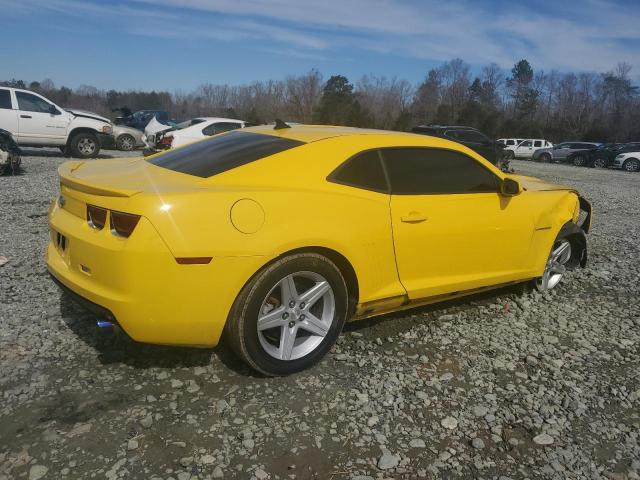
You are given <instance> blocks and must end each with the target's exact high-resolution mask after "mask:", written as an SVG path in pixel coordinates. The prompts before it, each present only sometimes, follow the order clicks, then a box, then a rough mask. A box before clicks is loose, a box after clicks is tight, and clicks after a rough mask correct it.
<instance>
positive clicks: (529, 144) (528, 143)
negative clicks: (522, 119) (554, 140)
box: [519, 140, 531, 147]
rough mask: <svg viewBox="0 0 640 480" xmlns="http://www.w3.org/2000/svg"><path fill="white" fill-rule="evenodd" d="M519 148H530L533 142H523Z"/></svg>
mask: <svg viewBox="0 0 640 480" xmlns="http://www.w3.org/2000/svg"><path fill="white" fill-rule="evenodd" d="M519 146H520V147H530V146H531V140H526V141H524V142H522V143H521V144H520V145H519Z"/></svg>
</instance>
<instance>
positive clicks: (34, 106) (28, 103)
mask: <svg viewBox="0 0 640 480" xmlns="http://www.w3.org/2000/svg"><path fill="white" fill-rule="evenodd" d="M16 98H17V99H18V110H22V111H25V112H39V113H47V112H48V111H49V108H50V107H51V104H50V103H49V102H47V101H45V100H43V99H42V98H40V97H36V96H35V95H31V94H30V93H26V92H16Z"/></svg>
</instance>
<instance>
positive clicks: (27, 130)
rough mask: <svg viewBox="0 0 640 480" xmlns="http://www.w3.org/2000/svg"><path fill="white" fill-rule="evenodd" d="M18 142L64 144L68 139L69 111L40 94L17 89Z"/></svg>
mask: <svg viewBox="0 0 640 480" xmlns="http://www.w3.org/2000/svg"><path fill="white" fill-rule="evenodd" d="M15 94H16V101H17V103H18V143H22V144H27V145H64V144H65V143H66V140H67V126H68V125H69V121H70V114H69V113H68V112H64V111H60V110H59V109H58V108H57V107H56V106H55V105H53V104H52V103H50V102H48V101H47V100H45V99H44V98H42V97H40V96H39V95H35V94H33V93H29V92H22V91H20V90H17V91H16V92H15Z"/></svg>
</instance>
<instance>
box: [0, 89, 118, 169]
mask: <svg viewBox="0 0 640 480" xmlns="http://www.w3.org/2000/svg"><path fill="white" fill-rule="evenodd" d="M0 128H2V129H4V130H7V131H8V132H10V133H11V135H12V136H13V138H14V139H15V141H16V143H17V144H18V145H20V146H25V147H58V148H60V149H61V150H62V151H63V152H65V153H69V154H71V155H73V156H74V157H79V158H92V157H96V156H97V155H98V153H99V152H100V146H101V142H102V141H103V140H105V139H108V138H107V137H108V136H110V135H111V132H112V128H113V127H112V125H111V122H110V121H109V120H108V119H107V118H104V117H101V116H100V115H97V114H95V113H92V112H85V111H81V110H72V109H64V108H62V107H59V106H58V105H56V104H55V103H53V102H52V101H51V100H49V99H47V98H45V97H43V96H42V95H39V94H37V93H35V92H30V91H28V90H22V89H19V88H8V87H0Z"/></svg>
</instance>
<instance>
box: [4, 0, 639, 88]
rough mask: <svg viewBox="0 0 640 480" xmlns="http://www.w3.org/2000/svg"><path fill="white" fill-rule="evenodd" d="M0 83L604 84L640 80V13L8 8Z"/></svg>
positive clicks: (480, 6)
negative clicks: (491, 68)
mask: <svg viewBox="0 0 640 480" xmlns="http://www.w3.org/2000/svg"><path fill="white" fill-rule="evenodd" d="M0 12H1V16H2V28H1V29H0V44H1V45H2V46H3V54H2V59H3V61H2V64H1V66H0V79H10V78H19V79H23V80H26V81H33V80H42V79H44V78H51V79H52V80H53V81H54V82H55V83H56V85H67V86H70V87H77V86H79V85H82V84H86V85H94V86H96V87H98V88H115V89H145V90H150V89H167V90H169V91H173V90H176V89H182V90H185V91H189V90H191V89H193V88H194V87H196V86H197V85H199V84H202V83H205V82H211V83H232V84H239V83H247V82H251V81H252V80H264V79H269V78H273V79H281V78H284V77H285V76H286V75H288V74H300V73H304V72H307V71H309V70H310V69H311V68H316V69H318V70H319V71H320V72H321V73H323V74H324V75H325V77H327V76H329V75H333V74H338V73H340V74H344V75H346V76H348V77H349V78H350V79H351V80H352V81H355V80H357V79H358V78H359V77H361V76H362V75H364V74H374V75H384V76H387V77H392V76H397V77H400V78H405V79H407V80H410V81H411V82H417V81H419V80H421V79H422V78H423V77H424V75H425V73H426V72H427V70H428V69H429V68H431V67H433V66H434V65H438V64H440V63H441V62H443V61H446V60H450V59H452V58H455V57H460V58H462V59H463V60H465V61H466V62H467V63H469V64H471V65H472V67H474V68H479V66H481V65H483V64H486V63H489V62H496V63H497V64H498V65H500V66H501V67H503V68H505V69H508V68H510V67H511V66H512V65H513V63H514V62H515V61H517V60H518V59H520V58H527V59H528V60H529V61H530V62H531V63H532V65H533V67H534V69H544V70H551V69H558V70H561V71H567V70H573V71H598V72H600V71H606V70H611V69H613V68H614V67H615V66H616V63H617V62H621V61H626V62H627V63H629V64H631V65H632V66H633V70H632V77H633V78H634V79H638V78H640V23H639V22H640V1H638V0H635V1H631V0H615V1H614V0H577V1H576V0H565V1H561V2H558V1H550V0H542V1H533V0H528V1H520V2H518V1H506V0H489V1H484V2H481V1H457V2H456V1H448V0H422V1H419V0H415V1H393V0H320V1H317V0H310V1H307V0H271V1H269V0H129V1H122V0H104V1H99V0H95V1H88V0H85V1H80V0H0Z"/></svg>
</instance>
